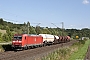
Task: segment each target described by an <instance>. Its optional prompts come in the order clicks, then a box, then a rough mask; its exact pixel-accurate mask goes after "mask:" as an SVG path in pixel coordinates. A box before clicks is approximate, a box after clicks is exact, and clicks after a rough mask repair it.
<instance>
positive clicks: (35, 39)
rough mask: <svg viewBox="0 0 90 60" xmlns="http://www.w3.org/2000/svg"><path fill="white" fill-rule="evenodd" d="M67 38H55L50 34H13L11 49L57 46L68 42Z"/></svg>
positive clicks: (68, 38)
mask: <svg viewBox="0 0 90 60" xmlns="http://www.w3.org/2000/svg"><path fill="white" fill-rule="evenodd" d="M69 41H70V37H69V36H57V35H51V34H39V35H28V34H15V35H14V36H13V39H12V48H13V49H28V48H31V47H39V46H46V45H52V44H59V43H62V42H63V43H65V42H69Z"/></svg>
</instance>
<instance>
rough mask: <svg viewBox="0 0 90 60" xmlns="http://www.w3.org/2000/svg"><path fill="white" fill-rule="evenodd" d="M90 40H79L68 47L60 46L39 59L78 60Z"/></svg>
mask: <svg viewBox="0 0 90 60" xmlns="http://www.w3.org/2000/svg"><path fill="white" fill-rule="evenodd" d="M89 44H90V40H87V41H79V42H76V43H74V44H73V45H72V46H70V47H63V48H60V49H58V50H56V51H54V52H52V53H50V54H49V55H47V56H46V57H44V58H42V59H41V60H78V59H80V60H81V59H84V57H85V54H86V52H87V49H88V45H89Z"/></svg>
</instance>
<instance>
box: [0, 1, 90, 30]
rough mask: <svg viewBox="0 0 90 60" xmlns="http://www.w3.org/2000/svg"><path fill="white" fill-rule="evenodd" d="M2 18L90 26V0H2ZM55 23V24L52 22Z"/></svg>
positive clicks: (14, 21) (42, 24) (0, 2)
mask: <svg viewBox="0 0 90 60" xmlns="http://www.w3.org/2000/svg"><path fill="white" fill-rule="evenodd" d="M0 18H3V19H4V20H5V21H9V22H13V23H19V24H22V23H24V22H27V21H29V22H30V23H31V25H32V26H36V25H39V26H42V27H59V28H62V24H61V22H63V23H64V28H66V29H72V28H73V29H82V28H90V0H0ZM51 23H53V24H51Z"/></svg>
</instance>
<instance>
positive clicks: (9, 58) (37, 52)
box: [0, 40, 76, 60]
mask: <svg viewBox="0 0 90 60" xmlns="http://www.w3.org/2000/svg"><path fill="white" fill-rule="evenodd" d="M75 42H76V40H74V41H70V42H68V43H62V44H57V45H51V46H46V47H39V48H35V49H28V50H24V51H17V52H14V51H7V52H1V53H0V60H39V59H40V58H42V57H44V56H46V55H47V54H49V53H51V52H53V51H54V50H56V49H58V48H61V47H65V46H71V45H72V44H73V43H75Z"/></svg>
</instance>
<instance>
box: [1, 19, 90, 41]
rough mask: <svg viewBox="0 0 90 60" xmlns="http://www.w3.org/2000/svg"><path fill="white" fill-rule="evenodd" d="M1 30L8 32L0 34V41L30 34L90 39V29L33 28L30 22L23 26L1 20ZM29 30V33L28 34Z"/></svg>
mask: <svg viewBox="0 0 90 60" xmlns="http://www.w3.org/2000/svg"><path fill="white" fill-rule="evenodd" d="M0 29H2V30H6V34H4V35H2V33H1V32H0V41H11V40H12V36H13V34H15V33H19V34H21V33H29V34H40V33H46V34H53V35H60V36H65V35H69V36H71V37H72V38H75V37H76V36H79V38H81V37H89V38H90V29H88V28H83V29H81V30H78V29H63V30H62V29H61V28H48V27H40V26H36V27H33V26H31V25H30V22H27V23H25V22H24V23H23V24H14V23H11V22H7V21H4V20H3V19H0ZM28 29H29V32H28Z"/></svg>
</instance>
